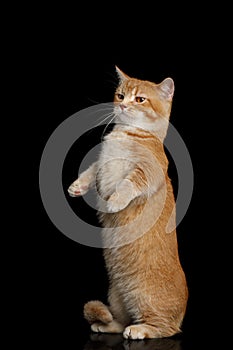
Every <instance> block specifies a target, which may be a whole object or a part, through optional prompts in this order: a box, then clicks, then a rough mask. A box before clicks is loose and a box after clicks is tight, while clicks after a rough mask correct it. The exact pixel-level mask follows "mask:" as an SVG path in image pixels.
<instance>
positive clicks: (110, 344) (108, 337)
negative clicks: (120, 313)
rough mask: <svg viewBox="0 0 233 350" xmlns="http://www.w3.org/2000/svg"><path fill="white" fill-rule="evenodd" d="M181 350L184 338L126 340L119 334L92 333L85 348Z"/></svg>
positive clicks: (87, 349) (104, 349) (102, 349)
mask: <svg viewBox="0 0 233 350" xmlns="http://www.w3.org/2000/svg"><path fill="white" fill-rule="evenodd" d="M94 349H95V350H96V349H98V350H110V349H112V350H121V349H122V350H142V349H144V350H181V349H184V348H183V347H182V339H178V338H177V339H175V338H174V339H173V338H165V339H146V340H130V341H129V340H126V339H123V337H122V335H119V334H117V335H116V334H115V335H114V334H91V335H90V337H89V339H88V341H87V342H86V344H85V346H84V350H94Z"/></svg>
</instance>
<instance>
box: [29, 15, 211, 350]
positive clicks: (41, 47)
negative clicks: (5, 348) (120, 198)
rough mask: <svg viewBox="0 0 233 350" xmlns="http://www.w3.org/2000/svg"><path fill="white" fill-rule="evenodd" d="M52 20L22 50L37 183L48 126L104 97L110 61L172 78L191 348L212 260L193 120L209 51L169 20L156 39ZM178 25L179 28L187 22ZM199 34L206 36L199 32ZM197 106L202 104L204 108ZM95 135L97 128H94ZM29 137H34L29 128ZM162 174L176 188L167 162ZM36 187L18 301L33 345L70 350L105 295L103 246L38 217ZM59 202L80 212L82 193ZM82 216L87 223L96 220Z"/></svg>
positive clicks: (186, 335)
mask: <svg viewBox="0 0 233 350" xmlns="http://www.w3.org/2000/svg"><path fill="white" fill-rule="evenodd" d="M51 16H52V15H51V14H50V16H48V17H46V16H43V17H42V18H43V25H41V24H40V25H39V22H38V28H37V30H35V32H34V34H33V40H32V42H31V46H30V47H31V53H30V56H29V57H27V63H28V67H29V70H30V72H31V77H30V78H29V80H30V81H33V87H34V89H33V94H32V95H33V99H32V102H33V107H32V108H33V118H34V119H33V121H32V125H34V120H35V124H36V136H37V138H36V139H37V141H36V146H35V149H36V153H37V157H36V160H35V158H34V157H33V159H32V164H33V169H34V170H35V172H34V174H35V178H34V179H35V181H34V182H35V184H38V169H39V163H40V157H41V154H42V152H43V149H44V146H45V144H46V142H47V140H48V138H49V137H50V135H51V134H52V132H53V131H54V130H55V128H56V127H57V126H58V125H59V124H60V123H61V122H62V121H64V120H65V119H66V118H68V117H69V116H71V115H72V114H74V113H76V112H78V111H79V110H81V109H83V108H86V107H88V106H91V105H93V104H95V103H101V102H109V101H111V100H112V97H113V93H114V84H115V83H116V81H117V80H116V74H115V68H114V67H115V65H117V66H118V67H119V68H120V69H122V70H123V71H124V72H125V73H127V74H128V75H130V76H132V77H136V78H139V79H147V80H151V81H154V82H156V83H159V82H161V81H162V80H163V79H164V78H166V77H168V76H170V77H172V78H173V79H174V82H175V95H174V102H173V107H172V113H171V122H172V124H173V125H174V126H175V127H176V129H177V131H178V132H179V133H180V135H181V137H182V138H183V140H184V142H185V144H186V146H187V148H188V150H189V153H190V156H191V159H192V162H193V168H194V192H193V197H192V201H191V204H190V207H189V208H188V211H187V214H186V216H185V217H184V219H183V221H182V222H181V223H180V225H179V226H178V229H177V232H178V242H179V252H180V259H181V263H182V266H183V268H184V271H185V273H186V276H187V281H188V286H189V293H190V296H189V302H188V308H187V313H186V316H185V319H184V323H183V327H182V329H183V334H182V336H181V337H182V339H183V340H182V341H183V349H191V348H193V347H194V344H195V343H196V342H197V343H199V337H200V336H202V333H203V332H205V323H206V321H207V320H209V316H207V315H209V313H208V312H209V309H210V308H211V306H210V305H209V289H210V281H209V279H210V274H211V268H210V265H211V260H209V259H208V258H206V244H205V242H204V241H203V229H201V228H200V223H205V214H206V197H205V195H204V197H203V192H205V194H206V177H207V176H206V175H205V173H204V174H203V171H202V169H203V164H205V162H206V160H205V159H204V157H203V156H204V155H203V147H202V145H201V143H202V141H203V140H204V134H205V133H204V128H206V124H208V122H207V121H206V120H204V119H202V121H201V122H202V127H201V128H200V119H199V122H198V118H199V117H198V116H200V103H199V102H200V100H201V101H202V102H203V101H204V100H205V99H206V98H207V95H206V93H205V92H203V90H202V89H200V81H202V79H203V76H205V79H207V77H208V74H209V56H208V54H207V51H208V50H207V51H205V52H204V51H203V50H201V49H200V39H201V38H202V40H203V36H201V35H198V34H197V33H196V32H195V31H193V27H192V25H191V24H190V26H189V27H186V28H187V31H188V36H187V35H186V36H185V35H184V32H183V31H180V32H177V33H175V32H174V31H173V30H174V27H173V26H171V27H170V26H169V28H170V32H169V35H168V36H167V35H163V36H162V37H161V36H160V35H158V31H156V30H155V35H154V36H153V35H152V37H150V39H148V37H147V35H146V32H144V31H143V33H141V35H139V34H137V31H133V33H132V32H131V34H130V35H129V36H127V31H125V30H124V31H122V30H120V31H119V30H115V29H114V28H115V26H114V23H112V24H110V28H111V33H112V34H110V37H107V36H106V32H107V31H108V28H109V23H106V22H105V26H104V28H103V29H102V31H101V33H99V31H98V32H95V29H96V26H95V25H93V27H92V30H91V34H88V33H87V32H86V29H87V28H86V27H85V28H83V27H82V26H80V25H79V26H78V25H77V26H76V25H75V23H76V22H77V21H78V19H77V18H76V19H75V18H74V19H72V20H71V19H70V24H69V25H70V28H68V29H67V28H64V26H61V27H60V26H57V25H58V24H60V23H58V22H59V20H58V19H57V20H56V19H54V18H53V21H52V24H51V21H50V20H51ZM79 16H80V12H79ZM199 19H200V18H199ZM200 20H201V19H200ZM185 25H188V19H187V22H185ZM148 30H149V29H148ZM129 32H130V30H129ZM124 33H125V34H124ZM144 33H145V35H143V34H144ZM203 35H204V37H205V36H208V33H205V34H203ZM204 111H205V107H204V108H203V109H202V112H203V114H205V112H204ZM202 118H203V117H202ZM98 137H99V133H96V138H97V139H98ZM33 139H34V141H35V135H34V134H33ZM92 143H93V139H92V140H88V139H86V140H85V141H84V140H83V141H82V144H81V145H80V144H79V147H80V146H81V147H82V152H83V150H85V149H89V148H90V145H91V144H92ZM77 152H78V149H77ZM205 152H206V150H205V151H204V153H205ZM74 154H75V152H73V153H72V157H74V167H72V159H71V158H72V157H71V158H70V159H69V160H67V163H66V167H65V169H64V176H63V183H64V187H66V186H67V185H68V184H69V183H70V182H72V181H73V180H74V178H75V176H76V173H77V158H75V156H74ZM77 157H78V155H77ZM205 165H206V164H205ZM169 172H170V177H171V178H172V179H173V184H174V187H175V188H177V177H176V171H175V168H174V166H173V165H172V160H171V166H170V168H169ZM207 187H208V186H207ZM35 192H36V198H37V199H38V201H37V206H36V208H35V207H34V208H33V214H32V215H33V217H34V215H35V223H36V225H35V226H36V227H35V232H34V233H33V235H31V236H30V238H29V240H28V242H27V244H28V247H30V248H29V249H28V252H29V256H30V258H29V259H28V260H27V263H26V265H27V266H26V269H27V271H28V276H29V277H28V279H27V282H29V283H28V284H29V286H30V287H28V288H27V292H26V299H27V303H28V304H29V306H30V307H29V309H30V312H29V315H30V316H29V320H31V322H32V324H33V325H34V327H33V328H34V329H33V331H35V337H34V339H36V341H37V342H38V343H39V342H42V343H43V342H46V343H48V341H51V342H52V343H54V344H55V343H56V344H65V345H66V346H67V348H68V347H69V346H68V344H71V343H72V347H74V346H75V348H76V349H82V348H83V347H84V345H85V344H86V342H87V341H88V339H89V334H90V330H89V326H88V324H87V323H86V321H85V320H84V319H83V314H82V312H83V305H84V303H85V302H86V301H88V300H92V299H98V300H102V301H104V302H105V301H106V298H107V288H108V280H107V276H106V273H105V267H104V261H103V257H102V251H101V250H100V249H97V248H91V247H87V246H83V245H81V244H78V243H76V242H74V241H72V240H70V239H69V238H67V237H66V236H65V235H64V234H63V233H61V232H60V231H59V230H58V229H57V228H56V227H55V226H54V225H53V223H52V222H51V221H50V219H49V217H48V216H47V213H46V212H45V209H44V207H43V204H42V202H41V199H40V193H39V188H37V186H35ZM55 200H56V199H55ZM67 200H68V201H69V202H70V203H71V205H72V206H77V207H79V210H81V211H83V215H85V212H84V209H82V205H83V202H82V199H72V198H68V197H67ZM87 215H89V214H87ZM90 215H91V214H90ZM91 220H93V221H95V218H94V217H92V218H91ZM202 227H203V226H202ZM32 266H33V267H32ZM31 268H32V270H31ZM200 281H202V282H200ZM203 281H204V282H203ZM200 315H201V316H200ZM92 346H93V348H94V345H92ZM70 347H71V345H70ZM142 348H143V347H142Z"/></svg>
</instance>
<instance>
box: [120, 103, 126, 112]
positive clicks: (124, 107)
mask: <svg viewBox="0 0 233 350" xmlns="http://www.w3.org/2000/svg"><path fill="white" fill-rule="evenodd" d="M120 107H121V109H122V111H123V110H124V109H126V108H127V106H126V105H124V104H122V103H121V104H120Z"/></svg>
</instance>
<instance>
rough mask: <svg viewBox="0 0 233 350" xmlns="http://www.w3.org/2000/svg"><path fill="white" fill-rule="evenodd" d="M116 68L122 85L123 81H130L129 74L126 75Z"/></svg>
mask: <svg viewBox="0 0 233 350" xmlns="http://www.w3.org/2000/svg"><path fill="white" fill-rule="evenodd" d="M115 68H116V72H117V75H118V78H119V80H120V82H121V83H122V82H123V81H125V80H128V79H129V76H128V75H127V74H125V73H124V72H122V70H120V69H119V68H118V67H117V66H115Z"/></svg>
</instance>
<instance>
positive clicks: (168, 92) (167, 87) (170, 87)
mask: <svg viewBox="0 0 233 350" xmlns="http://www.w3.org/2000/svg"><path fill="white" fill-rule="evenodd" d="M158 88H159V90H160V91H161V94H162V96H163V97H164V98H165V99H166V100H169V101H171V100H172V98H173V95H174V90H175V85H174V81H173V80H172V78H166V79H164V80H163V81H162V83H160V84H159V85H158Z"/></svg>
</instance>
